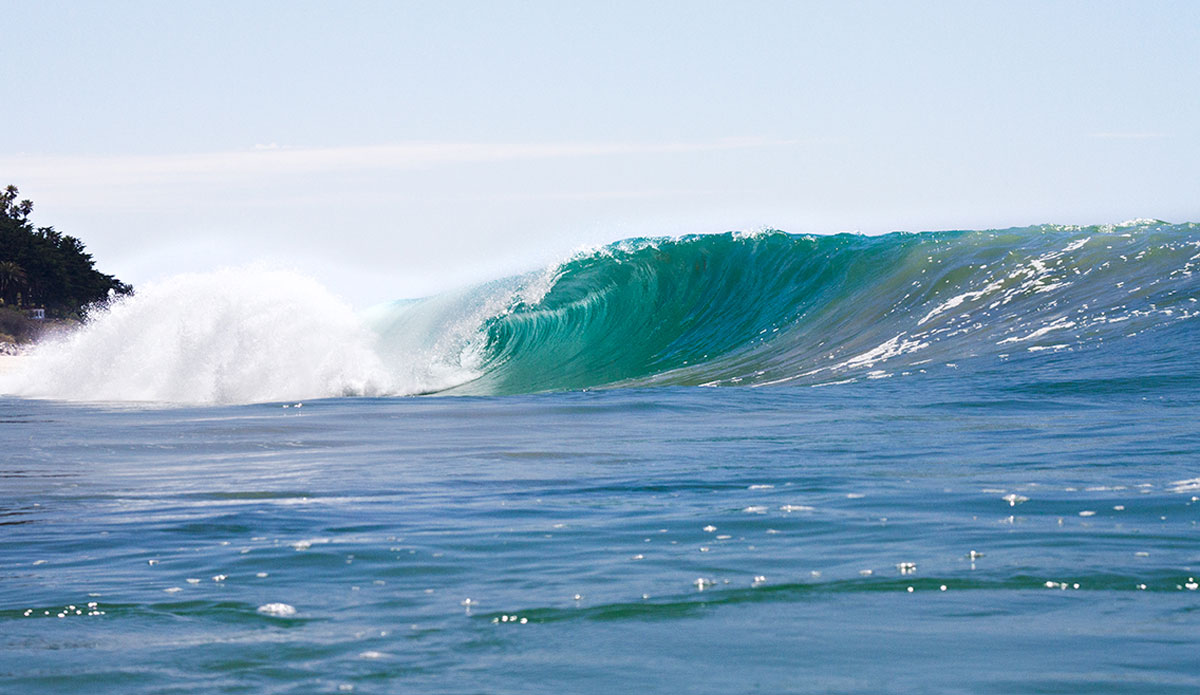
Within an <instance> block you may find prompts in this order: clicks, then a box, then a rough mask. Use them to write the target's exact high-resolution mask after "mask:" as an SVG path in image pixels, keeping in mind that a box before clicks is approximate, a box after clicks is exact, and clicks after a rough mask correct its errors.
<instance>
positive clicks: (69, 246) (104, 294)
mask: <svg viewBox="0 0 1200 695" xmlns="http://www.w3.org/2000/svg"><path fill="white" fill-rule="evenodd" d="M18 194H19V191H18V190H17V187H16V186H8V187H6V188H5V189H4V191H3V192H0V341H3V340H5V339H7V340H8V341H9V342H18V341H25V340H28V339H31V337H34V336H36V334H37V333H38V332H39V330H38V327H37V325H36V324H34V323H32V322H31V320H30V319H29V318H28V313H29V312H30V311H31V310H35V309H41V310H43V311H44V314H45V316H46V318H49V319H59V320H67V321H70V320H80V319H82V318H84V317H85V316H86V313H87V310H88V307H90V306H93V305H95V304H96V303H97V302H103V301H106V300H108V299H110V298H112V297H114V296H117V295H124V294H129V293H130V292H132V291H133V288H132V287H130V286H129V285H127V284H125V283H123V282H121V281H120V280H118V279H117V278H115V277H113V276H112V275H106V274H104V273H102V272H100V271H98V270H96V268H95V265H94V263H93V261H92V255H91V254H89V253H88V252H87V251H86V249H85V247H84V245H83V242H82V241H80V240H79V239H78V238H77V237H74V236H71V235H69V234H63V233H62V232H59V231H58V230H56V229H55V228H54V227H35V226H34V225H33V223H32V222H31V221H30V220H29V216H30V214H32V212H33V203H32V202H31V201H29V200H18V198H17V196H18Z"/></svg>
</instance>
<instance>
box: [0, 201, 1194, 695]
mask: <svg viewBox="0 0 1200 695" xmlns="http://www.w3.org/2000/svg"><path fill="white" fill-rule="evenodd" d="M382 299H384V300H385V301H383V302H382V303H380V304H379V305H377V306H375V307H372V308H371V309H369V310H366V311H356V310H355V309H353V308H352V307H350V306H349V305H348V304H346V303H345V302H343V301H341V300H340V299H338V298H337V297H336V295H335V294H334V293H332V292H331V291H330V290H329V289H327V288H325V287H322V286H321V285H320V284H319V283H317V282H315V281H314V280H312V279H309V278H306V277H304V276H302V275H300V274H297V273H294V272H290V271H284V270H278V269H270V268H263V267H247V268H239V269H226V270H219V271H215V272H211V273H200V274H191V275H182V276H177V277H172V278H168V279H165V280H162V281H160V282H157V283H154V284H147V285H145V286H142V287H139V288H138V292H137V294H136V295H134V296H132V297H128V298H126V299H124V300H121V301H118V302H115V303H113V304H111V305H109V306H107V307H93V308H92V309H91V310H90V312H89V317H88V321H87V322H86V323H85V324H84V325H83V326H82V327H81V328H80V329H79V330H77V331H75V332H74V333H72V334H71V335H69V336H66V337H64V338H63V339H62V340H60V341H58V342H47V343H43V344H41V345H39V346H37V348H36V349H35V350H34V351H33V352H32V353H31V354H27V355H24V356H22V357H19V358H15V359H16V361H17V362H18V363H19V364H20V367H19V369H18V370H17V371H11V372H8V373H5V374H2V375H0V394H3V395H0V692H5V693H7V692H13V693H26V692H37V693H89V694H93V693H114V694H117V693H119V694H120V695H130V694H132V695H143V694H146V695H149V694H151V693H154V694H157V693H168V692H169V693H181V694H183V693H197V694H199V693H204V694H205V695H207V694H210V693H247V692H253V693H271V694H275V693H279V694H292V693H296V694H300V693H304V694H307V693H326V692H328V693H346V692H353V693H379V694H381V695H382V694H385V693H395V692H421V693H489V694H512V695H517V694H520V695H529V694H531V693H535V694H536V693H545V694H547V695H550V694H553V695H559V694H561V693H597V694H605V695H607V694H609V693H621V692H642V693H680V692H686V693H714V694H718V693H719V694H721V695H725V694H727V693H735V692H736V693H743V692H771V693H813V694H817V693H831V692H833V693H854V694H862V695H874V694H876V693H914V694H919V695H928V694H930V693H947V694H961V693H971V694H972V695H976V694H980V693H1016V692H1020V693H1026V692H1028V693H1088V694H1089V695H1090V694H1095V693H1100V694H1105V693H1113V694H1116V693H1129V692H1139V693H1170V694H1175V693H1178V694H1180V695H1182V694H1184V693H1187V694H1191V693H1195V692H1200V666H1198V665H1197V664H1198V661H1197V659H1196V654H1197V651H1198V650H1200V610H1198V608H1200V543H1198V542H1197V541H1198V540H1200V535H1198V534H1200V426H1198V425H1197V423H1200V375H1198V374H1197V370H1196V367H1197V365H1198V364H1200V306H1198V302H1200V226H1197V225H1196V224H1189V223H1184V224H1176V223H1167V222H1161V221H1156V220H1133V221H1130V222H1127V223H1122V224H1115V225H1098V226H1086V227H1073V226H1054V225H1043V226H1034V227H1025V228H1017V229H1005V230H981V231H972V230H965V231H945V232H921V233H896V234H888V235H883V236H861V235H853V234H839V235H830V236H811V235H796V234H787V233H784V232H780V231H762V232H755V233H728V234H712V235H697V236H685V237H678V238H639V239H628V240H625V241H620V242H617V243H612V244H606V245H602V246H598V247H595V248H590V249H587V250H583V251H580V252H578V253H575V254H572V255H570V256H569V257H567V258H564V259H562V260H561V261H559V262H557V263H553V264H551V265H549V266H548V267H545V268H535V269H531V270H530V271H529V272H527V273H523V274H517V275H514V276H511V277H504V278H494V279H487V280H484V281H481V282H480V283H478V284H476V285H474V286H470V287H465V288H461V289H458V290H455V291H451V292H444V293H441V294H438V295H435V296H431V297H425V298H417V299H394V298H382Z"/></svg>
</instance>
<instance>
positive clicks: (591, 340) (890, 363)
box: [382, 220, 1200, 394]
mask: <svg viewBox="0 0 1200 695" xmlns="http://www.w3.org/2000/svg"><path fill="white" fill-rule="evenodd" d="M1198 270H1200V227H1198V226H1197V225H1195V224H1168V223H1165V222H1159V221H1143V220H1139V221H1135V222H1131V223H1127V224H1124V225H1106V226H1093V227H1063V226H1036V227H1028V228H1020V229H1007V230H990V231H948V232H925V233H894V234H888V235H884V236H875V237H868V236H862V235H854V234H839V235H834V236H804V235H794V234H787V233H784V232H779V231H768V232H763V233H757V234H740V233H728V234H715V235H698V236H687V237H682V238H672V239H667V238H662V239H650V238H641V239H629V240H625V241H622V242H618V243H615V244H611V245H609V246H605V247H602V248H599V249H595V250H592V251H589V252H586V253H580V254H578V255H577V256H575V257H574V258H572V259H570V260H568V261H566V262H564V263H561V264H559V265H557V266H555V267H554V268H552V269H550V271H549V272H548V273H541V274H531V275H528V276H524V277H520V278H510V279H508V280H505V281H499V282H496V283H490V284H488V285H484V286H481V287H478V288H474V289H472V290H470V291H467V292H464V293H460V294H458V295H445V296H442V297H438V298H433V299H428V300H422V301H419V302H416V303H415V305H416V306H415V307H414V306H413V305H412V304H409V305H406V307H405V309H406V310H405V311H404V312H403V320H397V319H395V318H394V317H393V320H392V321H391V323H390V324H386V323H385V325H384V327H383V329H382V333H383V334H384V335H385V338H387V339H388V340H390V341H391V342H392V343H396V344H399V343H403V349H400V348H399V347H397V354H400V353H402V354H404V355H406V356H411V355H412V354H413V351H414V346H413V345H412V343H413V341H414V340H416V341H418V342H419V341H424V349H425V350H426V352H438V351H440V352H441V353H442V354H443V358H445V359H446V360H447V362H455V361H456V360H460V362H455V366H456V367H457V366H461V364H468V365H469V366H470V367H471V369H472V370H473V375H474V378H473V379H470V380H469V381H467V383H461V384H457V385H455V386H453V387H451V388H449V389H447V390H446V391H447V392H449V393H488V394H503V393H525V392H538V391H553V390H564V389H587V388H598V387H619V386H650V385H705V386H726V385H760V386H761V385H771V384H787V383H797V384H819V383H829V382H837V381H843V380H847V379H863V378H882V377H885V376H892V375H897V374H904V373H906V372H907V373H911V371H912V370H917V371H920V370H923V369H930V368H934V367H935V366H936V367H939V368H942V367H945V366H946V365H947V363H949V367H950V368H956V367H958V366H959V365H958V364H957V362H959V361H963V360H970V359H971V358H978V357H983V356H987V357H991V358H993V361H994V360H995V359H999V360H1003V361H1022V360H1024V361H1028V360H1029V359H1033V358H1034V356H1037V359H1039V360H1042V361H1045V355H1046V354H1059V353H1064V352H1065V353H1073V356H1074V357H1075V358H1076V359H1077V360H1078V359H1083V360H1085V361H1086V360H1095V359H1097V357H1096V355H1093V354H1091V353H1089V356H1087V357H1080V354H1081V353H1084V352H1088V350H1087V349H1088V348H1095V347H1099V346H1101V345H1103V344H1104V343H1105V342H1106V341H1107V342H1109V343H1111V342H1113V341H1119V340H1120V339H1122V338H1128V337H1134V336H1138V335H1141V334H1143V333H1145V332H1146V331H1150V330H1159V329H1167V328H1168V327H1170V326H1175V325H1178V326H1181V327H1182V328H1180V329H1179V330H1181V331H1183V332H1182V333H1180V334H1179V335H1176V333H1178V332H1179V331H1175V332H1172V333H1171V335H1172V336H1173V337H1172V338H1171V339H1169V340H1167V341H1166V342H1161V343H1156V344H1155V346H1154V347H1155V349H1156V350H1157V351H1159V352H1161V353H1164V354H1165V353H1172V354H1175V353H1179V354H1183V355H1186V356H1189V357H1193V358H1194V356H1195V354H1196V348H1195V347H1194V346H1195V345H1196V344H1197V341H1196V340H1195V328H1194V326H1196V325H1197V324H1196V322H1193V321H1189V320H1190V319H1193V318H1196V317H1197V316H1198V315H1200V307H1198V306H1197V298H1198V296H1200V275H1197V271H1198ZM547 287H548V289H547ZM499 298H503V300H501V299H499ZM451 325H456V326H458V328H457V329H456V330H454V331H452V330H450V329H449V328H448V326H451ZM480 326H482V328H480ZM435 327H436V329H435ZM1171 330H1173V329H1168V331H1167V332H1171ZM389 336H390V337H389ZM414 336H416V337H414ZM447 346H452V348H453V349H450V350H448V349H447ZM447 352H449V353H450V354H451V355H452V358H450V357H445V355H446V353H447ZM1108 352H1111V350H1109V351H1107V352H1106V353H1105V354H1108ZM1039 353H1040V355H1039ZM1177 356H1178V355H1177ZM1059 362H1060V363H1061V360H1060V361H1059Z"/></svg>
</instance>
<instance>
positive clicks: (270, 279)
mask: <svg viewBox="0 0 1200 695" xmlns="http://www.w3.org/2000/svg"><path fill="white" fill-rule="evenodd" d="M398 386H399V385H397V384H395V383H394V381H393V378H392V375H391V374H390V373H389V371H388V370H387V369H386V368H385V367H384V365H383V364H382V362H381V361H380V360H379V358H378V356H377V355H376V354H375V351H374V335H373V334H372V333H371V332H370V331H369V330H367V329H366V328H365V327H364V326H363V324H362V322H361V321H360V319H359V318H358V317H357V316H356V315H355V313H354V312H353V311H352V310H351V308H350V307H349V306H348V305H346V304H345V303H343V302H341V301H340V300H338V299H337V298H336V297H334V296H333V295H332V294H330V293H329V292H328V291H327V290H326V289H324V288H323V287H321V286H320V285H319V284H318V283H317V282H315V281H313V280H311V279H309V278H306V277H304V276H301V275H298V274H296V273H293V272H288V271H281V270H263V269H256V268H243V269H228V270H219V271H216V272H212V273H203V274H187V275H180V276H176V277H172V278H170V279H167V280H164V281H162V282H158V283H153V284H148V285H146V286H145V287H143V288H140V289H139V291H138V293H137V294H136V295H134V296H132V297H128V298H126V299H123V300H119V301H116V302H114V303H112V304H111V305H110V306H108V307H106V308H103V309H100V310H99V311H95V312H93V315H92V316H91V317H90V319H89V321H88V323H87V324H86V325H85V326H84V327H83V328H82V329H80V330H79V331H77V332H75V333H74V334H72V335H70V336H68V337H67V338H65V339H63V340H60V341H57V342H53V343H49V344H44V345H41V346H39V347H38V348H37V349H36V350H35V351H34V352H33V354H32V355H31V356H30V357H29V358H28V360H27V362H26V364H25V366H24V367H23V368H22V369H21V370H20V372H18V373H16V374H14V375H12V376H10V377H9V378H8V380H7V381H6V382H2V383H0V391H7V392H9V393H13V394H18V395H22V396H32V397H45V398H60V399H69V400H91V401H156V402H172V403H246V402H255V401H271V400H287V399H298V398H314V397H322V396H340V395H345V394H375V393H387V392H392V391H394V390H396V389H397V388H398Z"/></svg>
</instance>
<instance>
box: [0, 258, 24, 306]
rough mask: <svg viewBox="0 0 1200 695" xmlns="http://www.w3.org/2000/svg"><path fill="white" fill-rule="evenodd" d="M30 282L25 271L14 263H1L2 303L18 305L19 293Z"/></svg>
mask: <svg viewBox="0 0 1200 695" xmlns="http://www.w3.org/2000/svg"><path fill="white" fill-rule="evenodd" d="M28 282H29V276H28V275H27V274H26V273H25V269H24V268H22V267H21V266H20V265H19V264H18V263H15V262H13V261H0V303H3V304H16V303H17V292H18V291H19V290H21V289H24V288H25V286H26V283H28Z"/></svg>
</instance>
